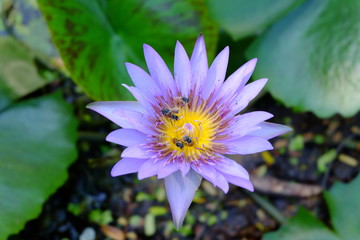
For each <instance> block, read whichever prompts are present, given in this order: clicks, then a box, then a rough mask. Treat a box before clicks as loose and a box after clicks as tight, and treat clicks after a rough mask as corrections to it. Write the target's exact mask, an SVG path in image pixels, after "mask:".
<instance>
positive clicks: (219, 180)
mask: <svg viewBox="0 0 360 240" xmlns="http://www.w3.org/2000/svg"><path fill="white" fill-rule="evenodd" d="M192 169H193V170H194V171H196V172H197V173H198V174H200V175H201V176H202V177H203V178H205V179H206V180H208V181H209V182H211V183H212V184H214V187H219V188H221V189H222V190H223V191H224V193H227V192H228V191H229V184H228V181H227V180H226V179H225V177H224V176H223V175H222V174H221V173H219V172H218V171H216V169H215V168H214V167H212V166H209V165H206V164H203V165H201V166H193V167H192Z"/></svg>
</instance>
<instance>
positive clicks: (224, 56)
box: [200, 47, 229, 99]
mask: <svg viewBox="0 0 360 240" xmlns="http://www.w3.org/2000/svg"><path fill="white" fill-rule="evenodd" d="M228 60H229V47H225V48H224V50H222V51H221V52H220V53H219V55H217V57H216V58H215V60H214V62H213V63H212V64H211V66H210V69H209V71H208V74H207V78H206V81H205V82H204V84H203V86H202V89H201V93H200V94H201V97H202V98H203V99H207V98H208V97H209V95H210V93H211V92H212V91H213V89H215V90H217V89H218V88H219V86H220V85H221V84H222V83H223V82H224V79H225V74H226V68H227V64H228Z"/></svg>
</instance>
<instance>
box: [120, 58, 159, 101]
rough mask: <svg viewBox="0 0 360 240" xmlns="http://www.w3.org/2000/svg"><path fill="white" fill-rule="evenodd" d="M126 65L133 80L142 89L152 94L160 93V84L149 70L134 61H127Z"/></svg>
mask: <svg viewBox="0 0 360 240" xmlns="http://www.w3.org/2000/svg"><path fill="white" fill-rule="evenodd" d="M125 65H126V69H127V71H128V73H129V75H130V77H131V79H132V81H133V82H134V84H135V86H136V87H137V88H138V89H140V91H142V92H144V93H148V94H149V93H150V94H151V96H156V95H159V94H160V89H159V86H158V85H157V84H156V82H155V81H154V80H153V79H152V78H151V77H150V75H149V74H148V73H147V72H145V71H144V70H143V69H142V68H140V67H138V66H136V65H134V64H132V63H125Z"/></svg>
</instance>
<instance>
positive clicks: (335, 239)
mask: <svg viewBox="0 0 360 240" xmlns="http://www.w3.org/2000/svg"><path fill="white" fill-rule="evenodd" d="M359 188H360V176H358V177H357V178H356V179H354V180H353V181H352V182H351V183H349V184H344V183H336V184H335V185H334V186H333V188H332V189H331V190H330V191H329V192H325V193H324V195H325V200H326V203H327V205H328V208H329V211H330V217H331V222H332V225H333V228H334V230H330V229H329V228H328V227H327V226H326V225H325V224H323V223H322V222H321V221H319V220H318V219H317V218H315V217H314V216H313V215H312V214H311V213H310V212H308V211H307V210H305V209H303V208H300V209H299V211H298V213H297V214H296V215H295V216H294V217H293V218H291V219H290V220H289V222H288V224H285V225H283V226H281V228H280V229H279V230H278V231H276V232H272V233H267V234H265V235H264V240H349V239H358V238H359V236H360V225H359V224H360V201H359V198H360V193H359Z"/></svg>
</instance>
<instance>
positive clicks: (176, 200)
mask: <svg viewBox="0 0 360 240" xmlns="http://www.w3.org/2000/svg"><path fill="white" fill-rule="evenodd" d="M164 181H165V189H166V195H167V197H168V200H169V204H170V208H171V212H172V215H173V221H174V224H175V227H176V229H179V228H180V227H181V225H182V223H183V221H184V218H185V215H186V212H187V210H188V209H189V207H190V204H191V202H192V200H193V198H194V195H195V192H196V190H197V189H198V188H199V185H200V182H201V176H200V175H199V174H197V173H196V172H194V171H193V170H192V169H190V171H189V173H188V174H187V175H186V176H182V174H181V172H180V171H177V172H175V173H173V174H171V175H169V176H167V177H166V178H165V179H164Z"/></svg>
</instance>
